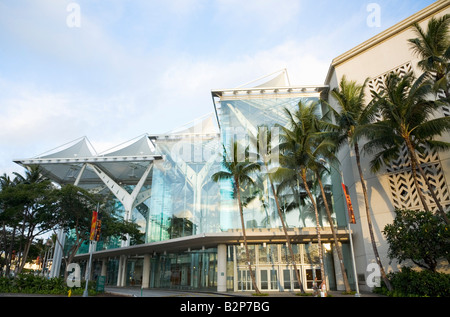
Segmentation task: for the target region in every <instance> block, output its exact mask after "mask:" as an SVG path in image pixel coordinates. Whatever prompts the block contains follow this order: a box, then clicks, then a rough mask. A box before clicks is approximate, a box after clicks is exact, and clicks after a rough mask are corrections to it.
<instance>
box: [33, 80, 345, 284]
mask: <svg viewBox="0 0 450 317" xmlns="http://www.w3.org/2000/svg"><path fill="white" fill-rule="evenodd" d="M322 90H323V87H292V86H286V85H279V84H278V86H276V87H271V86H270V85H269V86H268V85H267V84H266V85H264V86H263V87H262V86H258V87H254V88H245V89H244V88H241V89H232V90H215V91H212V96H213V101H214V111H215V112H214V113H212V114H211V115H207V116H205V117H203V118H201V119H199V120H196V121H194V122H193V123H192V124H188V125H187V126H185V127H182V128H180V129H177V130H174V131H171V132H169V133H166V134H164V135H144V136H142V137H139V138H137V139H135V140H132V141H130V142H128V143H127V144H125V145H122V146H120V147H119V148H118V149H113V150H111V151H108V152H106V153H103V154H101V155H98V154H96V153H95V151H93V150H90V149H89V143H88V141H87V140H86V139H82V140H81V141H78V142H77V143H75V144H73V145H71V146H69V147H67V148H65V149H63V150H61V151H59V152H56V153H53V154H50V155H47V156H43V157H39V158H35V159H33V160H30V161H29V162H28V164H29V165H32V164H39V165H40V166H41V167H42V168H43V169H44V171H45V172H46V173H47V176H49V177H51V178H53V179H54V180H55V181H58V182H59V183H60V184H64V183H75V184H76V185H79V186H82V187H85V188H88V189H91V190H96V191H97V192H102V191H103V192H105V194H106V193H109V194H111V193H112V194H113V195H114V197H115V198H114V199H115V203H114V205H115V208H116V209H117V210H119V211H120V214H122V215H123V217H124V218H125V219H129V220H132V221H133V222H135V223H137V224H138V225H139V228H140V230H141V232H142V235H143V239H142V240H143V241H142V243H138V244H136V243H134V242H133V241H119V240H118V239H114V238H109V239H107V240H105V241H99V242H98V243H97V245H96V248H95V252H94V269H93V275H94V276H93V278H95V277H96V276H100V275H105V276H106V283H107V284H109V285H118V286H131V285H142V286H143V287H149V288H176V289H214V290H216V289H221V290H227V291H250V290H251V289H252V287H253V286H252V284H251V281H250V275H249V271H248V266H247V264H246V258H245V252H244V248H243V244H242V243H243V240H242V229H241V221H240V213H239V208H238V204H237V200H236V199H235V198H234V195H233V185H232V183H231V181H229V180H220V181H219V182H214V181H213V180H212V175H213V174H214V173H216V172H218V171H220V170H221V169H222V168H223V165H222V159H223V149H227V148H229V147H230V146H231V144H232V143H233V141H235V140H237V141H239V142H240V143H242V144H243V145H244V146H246V145H250V149H251V148H252V145H251V144H252V142H251V140H252V137H255V136H257V135H258V133H261V131H263V132H264V133H265V132H267V131H271V133H272V135H279V132H280V131H279V130H280V128H279V127H280V126H286V125H287V123H288V117H287V115H286V111H285V109H289V110H291V111H295V109H296V107H297V105H298V103H299V102H303V103H310V102H315V101H316V102H317V101H318V100H319V98H320V93H321V91H322ZM214 114H215V115H214ZM81 150H82V152H81ZM80 154H82V155H80ZM67 157H70V160H65V159H63V158H67ZM250 159H255V160H256V157H251V158H250ZM264 175H265V174H264V173H259V174H254V175H252V176H253V178H254V180H255V184H256V185H255V188H253V189H252V190H250V189H248V188H244V189H245V191H244V192H243V197H245V198H246V199H247V201H246V203H245V207H244V210H243V216H244V223H245V226H246V231H247V235H248V240H249V248H250V253H251V255H250V256H251V263H252V265H253V266H254V269H255V272H256V279H257V284H258V287H259V288H260V289H261V290H272V291H295V290H298V289H299V284H298V281H297V280H296V277H295V276H296V274H295V272H294V268H293V265H292V260H291V259H290V256H288V252H287V247H286V238H285V235H284V233H283V231H282V230H281V221H280V219H279V217H278V213H277V210H276V206H275V202H274V197H273V195H272V192H271V190H270V188H269V186H270V184H269V183H268V179H267V177H266V176H264ZM323 181H324V183H325V187H326V189H327V194H328V196H329V197H328V198H329V201H330V202H332V201H333V199H332V195H331V193H330V191H329V188H330V186H329V185H330V184H329V180H328V179H324V180H323ZM255 189H257V190H255ZM300 196H303V197H304V196H305V193H303V192H302V190H301V188H300V187H299V186H294V187H292V191H291V192H290V193H289V195H285V199H295V197H297V198H298V197H300ZM317 196H319V193H317ZM286 197H287V198H286ZM292 197H294V198H292ZM280 200H281V199H280ZM320 214H321V219H320V223H321V230H322V231H323V232H322V237H323V241H322V242H323V243H324V245H326V246H327V248H326V251H324V259H325V268H326V273H325V275H326V276H325V278H326V280H327V285H329V287H331V288H335V287H336V283H337V281H336V273H335V264H334V262H335V258H334V257H333V252H332V250H333V243H332V241H331V234H330V230H329V226H330V224H329V223H328V221H327V220H326V217H325V216H326V215H325V212H323V210H321V212H320ZM284 216H285V223H286V225H287V227H288V230H289V234H290V239H291V242H292V243H293V250H294V253H295V262H296V264H297V268H298V269H299V270H300V276H301V277H302V284H303V285H304V287H305V288H306V289H311V288H312V282H313V280H314V279H317V280H318V281H320V280H321V279H322V278H323V277H322V276H321V272H320V267H319V257H318V255H317V252H318V251H317V235H316V233H315V223H316V222H315V217H314V212H313V211H312V208H311V204H310V203H308V202H307V200H305V203H303V204H299V205H297V206H296V207H295V208H294V209H292V210H290V211H289V212H285V214H284ZM334 216H335V215H333V217H334ZM338 222H339V217H338V220H337V221H336V220H334V223H333V225H338V224H339V223H338ZM338 231H339V230H338ZM339 237H340V238H341V241H342V242H343V243H344V254H347V253H348V250H347V246H346V244H345V243H346V239H347V238H348V235H347V234H346V233H345V232H344V231H340V232H339ZM69 244H70V236H69V237H66V249H67V247H68V245H69ZM87 254H88V246H87V245H85V246H83V247H82V248H81V249H80V251H79V254H78V255H77V256H76V260H77V261H79V262H80V263H85V260H86V259H87V258H88V257H87ZM347 258H348V257H346V260H345V261H346V262H348V261H347ZM55 263H57V262H55ZM346 264H347V265H351V263H350V262H349V263H346ZM350 271H351V270H348V272H350ZM55 274H57V273H55ZM60 274H61V273H60ZM349 276H350V278H351V274H349Z"/></svg>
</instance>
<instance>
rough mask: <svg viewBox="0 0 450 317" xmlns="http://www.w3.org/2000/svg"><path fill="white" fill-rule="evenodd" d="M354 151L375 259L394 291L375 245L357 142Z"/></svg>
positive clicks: (388, 287) (385, 279)
mask: <svg viewBox="0 0 450 317" xmlns="http://www.w3.org/2000/svg"><path fill="white" fill-rule="evenodd" d="M354 149H355V155H356V165H357V166H358V172H359V178H360V180H361V187H362V190H363V194H364V203H365V205H366V218H367V225H368V227H369V233H370V240H371V242H372V249H373V253H374V255H375V259H376V261H377V264H378V267H379V268H380V273H381V277H382V278H383V281H384V283H385V284H386V287H387V289H388V290H389V291H392V286H391V283H390V282H389V279H388V278H387V276H386V272H385V271H384V268H383V265H382V264H381V259H380V255H379V254H378V249H377V245H376V244H375V236H374V234H373V226H372V218H371V217H370V210H369V198H368V196H367V188H366V183H365V180H364V175H363V172H362V168H361V158H360V156H359V146H358V143H357V142H355V145H354Z"/></svg>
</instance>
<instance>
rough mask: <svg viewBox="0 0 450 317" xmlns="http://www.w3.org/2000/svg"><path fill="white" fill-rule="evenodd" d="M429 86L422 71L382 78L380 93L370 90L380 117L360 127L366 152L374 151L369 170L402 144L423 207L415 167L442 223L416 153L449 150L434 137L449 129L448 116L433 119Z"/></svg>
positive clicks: (434, 108) (435, 104) (449, 145)
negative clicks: (367, 127)
mask: <svg viewBox="0 0 450 317" xmlns="http://www.w3.org/2000/svg"><path fill="white" fill-rule="evenodd" d="M431 86H432V84H431V83H430V82H429V81H427V80H426V74H423V75H422V76H420V77H419V78H417V79H415V78H414V75H413V74H412V73H409V74H406V75H405V76H404V77H402V78H400V77H399V76H398V75H396V74H391V75H390V76H389V77H388V78H387V80H386V88H385V90H384V91H382V92H381V94H377V93H375V92H374V99H373V101H372V102H373V104H374V106H375V107H377V108H378V109H380V111H381V114H382V116H383V120H382V121H379V122H377V123H375V124H373V125H372V128H371V129H364V133H365V134H366V135H367V136H369V137H370V141H369V142H367V143H366V145H365V146H364V148H365V150H367V152H368V153H373V152H374V151H378V154H377V155H376V156H375V158H374V159H373V160H372V161H371V166H372V170H374V171H376V170H378V169H379V168H380V166H381V165H382V164H386V163H388V162H389V161H390V159H392V158H393V157H394V155H398V153H399V151H400V149H401V146H406V149H407V151H408V155H409V159H410V164H411V172H412V174H413V177H415V184H416V188H417V192H418V193H419V197H420V198H421V201H422V204H423V207H424V208H425V209H426V210H429V209H428V206H427V204H426V201H425V199H424V197H423V194H422V190H421V189H420V187H419V184H418V183H419V182H418V180H417V177H416V175H415V173H416V170H418V171H419V174H420V175H421V176H422V179H423V180H424V182H425V184H426V185H427V188H428V190H429V192H430V194H431V196H432V198H433V200H434V201H435V203H436V206H437V208H438V212H439V213H440V215H441V216H442V217H443V218H444V220H445V221H446V223H449V221H448V218H447V216H446V214H445V212H444V209H443V207H442V205H441V203H440V202H439V199H438V198H437V196H436V193H435V190H434V187H433V185H432V184H431V183H430V182H429V180H428V177H427V175H426V174H425V171H424V170H423V168H422V166H421V164H420V162H419V159H418V154H417V153H423V150H424V148H425V146H427V147H429V148H431V149H437V150H448V149H450V143H448V142H444V141H437V140H434V139H435V137H437V136H441V135H442V134H444V133H445V132H449V131H450V117H438V118H433V115H434V114H435V113H436V111H437V110H438V109H439V107H440V103H439V102H436V101H434V100H430V99H429V98H427V97H428V95H429V93H430V92H431V91H432V87H431Z"/></svg>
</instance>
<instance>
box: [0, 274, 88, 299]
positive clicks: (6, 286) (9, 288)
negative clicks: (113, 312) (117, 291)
mask: <svg viewBox="0 0 450 317" xmlns="http://www.w3.org/2000/svg"><path fill="white" fill-rule="evenodd" d="M85 285H86V283H85V281H82V282H81V287H73V288H70V287H68V286H67V284H66V282H65V281H64V279H63V278H61V277H55V278H46V277H43V276H38V275H33V274H19V275H18V276H16V277H0V293H22V294H51V295H66V296H67V295H68V293H69V290H72V292H71V293H72V296H77V295H82V294H83V292H84V288H85ZM88 292H89V295H90V296H92V295H96V294H97V292H96V291H95V281H89V287H88Z"/></svg>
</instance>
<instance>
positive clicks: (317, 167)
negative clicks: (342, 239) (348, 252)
mask: <svg viewBox="0 0 450 317" xmlns="http://www.w3.org/2000/svg"><path fill="white" fill-rule="evenodd" d="M327 141H328V140H327ZM327 141H326V142H327ZM334 148H335V144H334V143H333V145H332V146H330V147H327V146H321V147H319V149H320V150H321V151H320V152H321V153H317V154H316V160H315V162H314V164H311V165H312V169H313V170H314V172H315V174H316V180H317V184H318V185H319V188H320V193H321V194H322V200H323V204H324V206H325V211H326V213H327V219H328V223H329V224H330V228H331V234H332V235H333V240H334V245H335V247H336V253H337V255H338V259H339V264H340V267H341V272H342V278H343V280H344V287H345V291H346V292H347V293H350V292H351V288H350V283H349V282H348V277H347V272H346V270H345V266H344V258H343V256H342V250H341V245H340V243H339V240H338V238H337V235H336V230H335V229H334V224H333V219H332V218H331V210H330V206H329V205H328V199H327V196H326V194H325V188H324V186H323V183H322V175H324V174H326V173H328V169H327V167H326V165H327V164H328V163H329V164H333V163H335V162H337V161H338V160H337V158H336V157H335V155H334V153H333V152H334Z"/></svg>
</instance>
